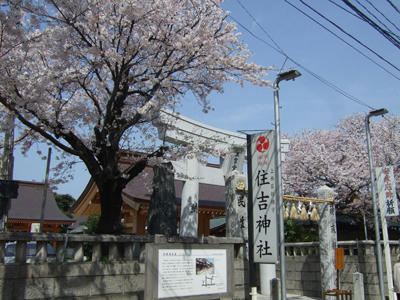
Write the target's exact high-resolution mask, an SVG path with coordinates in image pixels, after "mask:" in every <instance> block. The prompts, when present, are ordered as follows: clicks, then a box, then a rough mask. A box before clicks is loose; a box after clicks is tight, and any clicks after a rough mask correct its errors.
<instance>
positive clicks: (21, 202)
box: [8, 181, 74, 223]
mask: <svg viewBox="0 0 400 300" xmlns="http://www.w3.org/2000/svg"><path fill="white" fill-rule="evenodd" d="M17 182H18V184H19V188H18V198H17V199H11V200H10V203H11V205H10V209H9V211H8V219H9V220H10V219H14V220H33V221H35V220H37V221H38V222H40V215H41V209H42V198H43V190H44V184H43V183H37V182H27V181H17ZM44 220H46V221H56V222H67V223H70V222H73V221H74V220H73V219H70V218H68V217H67V216H66V215H64V214H63V213H62V212H61V211H60V209H59V208H58V206H57V203H56V201H55V199H54V196H53V192H52V191H51V189H48V190H47V199H46V207H45V212H44Z"/></svg>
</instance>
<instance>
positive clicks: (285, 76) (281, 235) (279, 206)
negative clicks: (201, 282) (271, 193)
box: [273, 70, 301, 300]
mask: <svg viewBox="0 0 400 300" xmlns="http://www.w3.org/2000/svg"><path fill="white" fill-rule="evenodd" d="M299 76H301V73H300V72H299V71H297V70H290V71H287V72H283V73H280V74H278V76H277V77H276V79H275V82H274V86H273V88H274V108H275V162H276V174H275V175H276V176H275V186H276V201H277V203H276V213H277V219H278V222H279V223H278V225H279V226H278V241H279V253H280V255H279V260H280V266H281V276H280V277H281V299H282V300H286V270H285V268H286V263H285V230H284V218H283V193H282V166H281V162H282V160H281V155H282V153H281V134H280V117H279V82H281V81H283V80H294V79H295V78H297V77H299Z"/></svg>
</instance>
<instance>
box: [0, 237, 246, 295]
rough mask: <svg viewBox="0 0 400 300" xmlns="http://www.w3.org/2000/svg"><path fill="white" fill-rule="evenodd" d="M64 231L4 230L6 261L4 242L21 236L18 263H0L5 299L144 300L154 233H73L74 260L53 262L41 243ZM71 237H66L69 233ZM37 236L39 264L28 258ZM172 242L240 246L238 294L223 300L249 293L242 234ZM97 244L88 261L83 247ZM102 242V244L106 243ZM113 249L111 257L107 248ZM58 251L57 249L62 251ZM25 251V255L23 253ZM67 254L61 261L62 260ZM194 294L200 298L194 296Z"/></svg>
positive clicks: (236, 257)
mask: <svg viewBox="0 0 400 300" xmlns="http://www.w3.org/2000/svg"><path fill="white" fill-rule="evenodd" d="M62 236H63V235H61V234H26V233H23V234H22V233H18V234H16V233H0V244H2V246H3V247H1V246H0V261H3V259H4V251H1V249H4V244H5V243H6V242H7V241H11V240H14V241H15V240H16V241H17V247H16V248H17V251H16V252H17V255H16V261H17V262H16V263H13V264H4V263H0V299H4V300H10V299H12V300H22V299H26V300H28V299H29V300H38V299H51V300H67V299H68V300H69V299H73V300H78V299H79V300H83V299H88V300H109V299H110V300H111V299H112V300H128V299H129V300H144V288H145V263H144V255H143V251H144V245H145V244H146V243H153V242H154V239H156V240H157V236H156V238H154V237H147V238H143V237H135V236H87V235H86V236H85V235H75V236H69V237H68V239H69V244H70V246H71V247H73V249H74V252H75V253H74V254H73V255H72V257H73V258H72V259H68V260H67V261H65V260H64V259H63V257H62V256H61V255H57V261H55V262H52V263H50V262H47V259H46V253H45V255H44V257H43V253H42V250H44V249H46V247H41V245H42V244H44V245H45V244H46V243H47V242H55V243H56V244H60V247H57V249H58V250H59V251H61V250H60V249H61V248H62V247H61V245H63V244H64V242H62V239H63V237H62ZM64 238H65V237H64ZM30 240H34V241H37V243H38V246H37V257H36V263H35V264H27V263H25V254H24V253H22V252H23V251H22V250H21V249H24V247H25V245H26V242H27V241H30ZM168 242H171V243H174V242H181V243H182V242H185V243H191V244H192V243H201V244H208V243H210V244H221V243H222V244H233V245H234V270H233V278H234V285H235V291H234V297H233V298H232V299H230V298H226V299H223V300H228V299H229V300H233V299H235V300H239V299H240V300H241V299H245V297H246V296H245V295H248V294H249V292H248V289H247V286H248V282H247V279H246V278H247V277H248V272H247V269H248V268H247V263H246V262H245V260H244V259H243V255H242V253H243V247H242V246H243V240H242V239H238V238H204V239H190V240H188V239H176V240H175V239H172V240H170V241H168ZM84 244H85V248H87V245H88V244H91V245H92V248H91V249H92V253H91V256H90V257H89V259H90V261H84V260H85V258H84V257H85V256H84V255H83V254H84V253H83V251H82V249H83V248H84V247H83V245H84ZM101 245H102V246H101ZM104 248H107V251H106V252H107V256H106V258H105V256H104V255H102V253H97V252H103V251H104ZM59 251H57V252H59ZM21 253H22V254H21ZM60 258H62V260H61V261H60V260H59V259H60ZM193 299H194V298H193Z"/></svg>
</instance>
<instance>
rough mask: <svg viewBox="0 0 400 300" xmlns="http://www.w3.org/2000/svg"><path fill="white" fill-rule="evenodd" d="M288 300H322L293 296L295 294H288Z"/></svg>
mask: <svg viewBox="0 0 400 300" xmlns="http://www.w3.org/2000/svg"><path fill="white" fill-rule="evenodd" d="M286 298H287V299H288V300H321V298H310V297H307V296H297V295H293V294H287V295H286Z"/></svg>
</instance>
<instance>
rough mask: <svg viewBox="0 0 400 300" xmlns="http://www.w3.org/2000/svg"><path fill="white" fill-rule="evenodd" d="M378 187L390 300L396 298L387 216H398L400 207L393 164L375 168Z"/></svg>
mask: <svg viewBox="0 0 400 300" xmlns="http://www.w3.org/2000/svg"><path fill="white" fill-rule="evenodd" d="M375 176H376V189H377V193H378V196H379V210H380V215H381V224H382V235H383V251H384V253H385V264H386V276H387V287H388V295H389V300H395V299H396V295H395V293H394V289H393V277H392V260H391V253H390V246H389V233H388V229H387V222H386V217H390V216H397V215H398V214H399V207H398V204H397V196H396V185H395V181H394V175H393V166H385V167H378V168H375Z"/></svg>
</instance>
